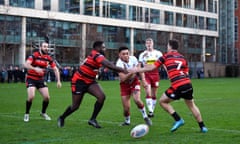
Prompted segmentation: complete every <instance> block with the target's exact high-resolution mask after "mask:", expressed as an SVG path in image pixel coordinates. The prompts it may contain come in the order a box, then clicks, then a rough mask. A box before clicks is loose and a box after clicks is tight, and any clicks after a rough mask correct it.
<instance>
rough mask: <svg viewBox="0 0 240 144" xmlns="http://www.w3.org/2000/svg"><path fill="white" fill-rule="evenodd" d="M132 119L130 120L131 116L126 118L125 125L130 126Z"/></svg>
mask: <svg viewBox="0 0 240 144" xmlns="http://www.w3.org/2000/svg"><path fill="white" fill-rule="evenodd" d="M130 122H131V119H130V115H129V116H125V123H128V124H130Z"/></svg>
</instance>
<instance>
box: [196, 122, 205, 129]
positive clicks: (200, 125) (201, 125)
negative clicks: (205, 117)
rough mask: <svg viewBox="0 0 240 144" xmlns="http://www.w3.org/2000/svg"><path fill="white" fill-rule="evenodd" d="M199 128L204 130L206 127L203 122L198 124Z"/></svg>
mask: <svg viewBox="0 0 240 144" xmlns="http://www.w3.org/2000/svg"><path fill="white" fill-rule="evenodd" d="M198 125H199V127H200V128H201V129H202V127H205V124H204V123H203V121H202V122H198Z"/></svg>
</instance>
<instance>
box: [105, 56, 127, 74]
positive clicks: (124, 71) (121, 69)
mask: <svg viewBox="0 0 240 144" xmlns="http://www.w3.org/2000/svg"><path fill="white" fill-rule="evenodd" d="M101 63H102V65H103V66H105V67H108V68H109V69H111V70H114V71H117V72H122V73H125V74H127V73H128V71H127V70H126V69H123V68H121V67H117V66H115V65H114V64H113V63H112V62H110V61H109V60H107V59H104V60H103V61H102V62H101Z"/></svg>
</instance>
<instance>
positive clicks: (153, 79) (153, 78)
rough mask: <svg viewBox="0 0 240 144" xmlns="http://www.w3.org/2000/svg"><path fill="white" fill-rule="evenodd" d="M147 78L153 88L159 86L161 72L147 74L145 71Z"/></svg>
mask: <svg viewBox="0 0 240 144" xmlns="http://www.w3.org/2000/svg"><path fill="white" fill-rule="evenodd" d="M145 79H146V81H147V83H148V84H150V85H151V87H153V88H158V87H159V80H160V77H159V74H147V73H145Z"/></svg>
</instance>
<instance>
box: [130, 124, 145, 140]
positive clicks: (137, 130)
mask: <svg viewBox="0 0 240 144" xmlns="http://www.w3.org/2000/svg"><path fill="white" fill-rule="evenodd" d="M148 132H149V127H148V125H146V124H139V125H136V126H135V127H134V128H132V129H131V132H130V135H131V137H133V138H140V137H143V136H145V135H146V134H147V133H148Z"/></svg>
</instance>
